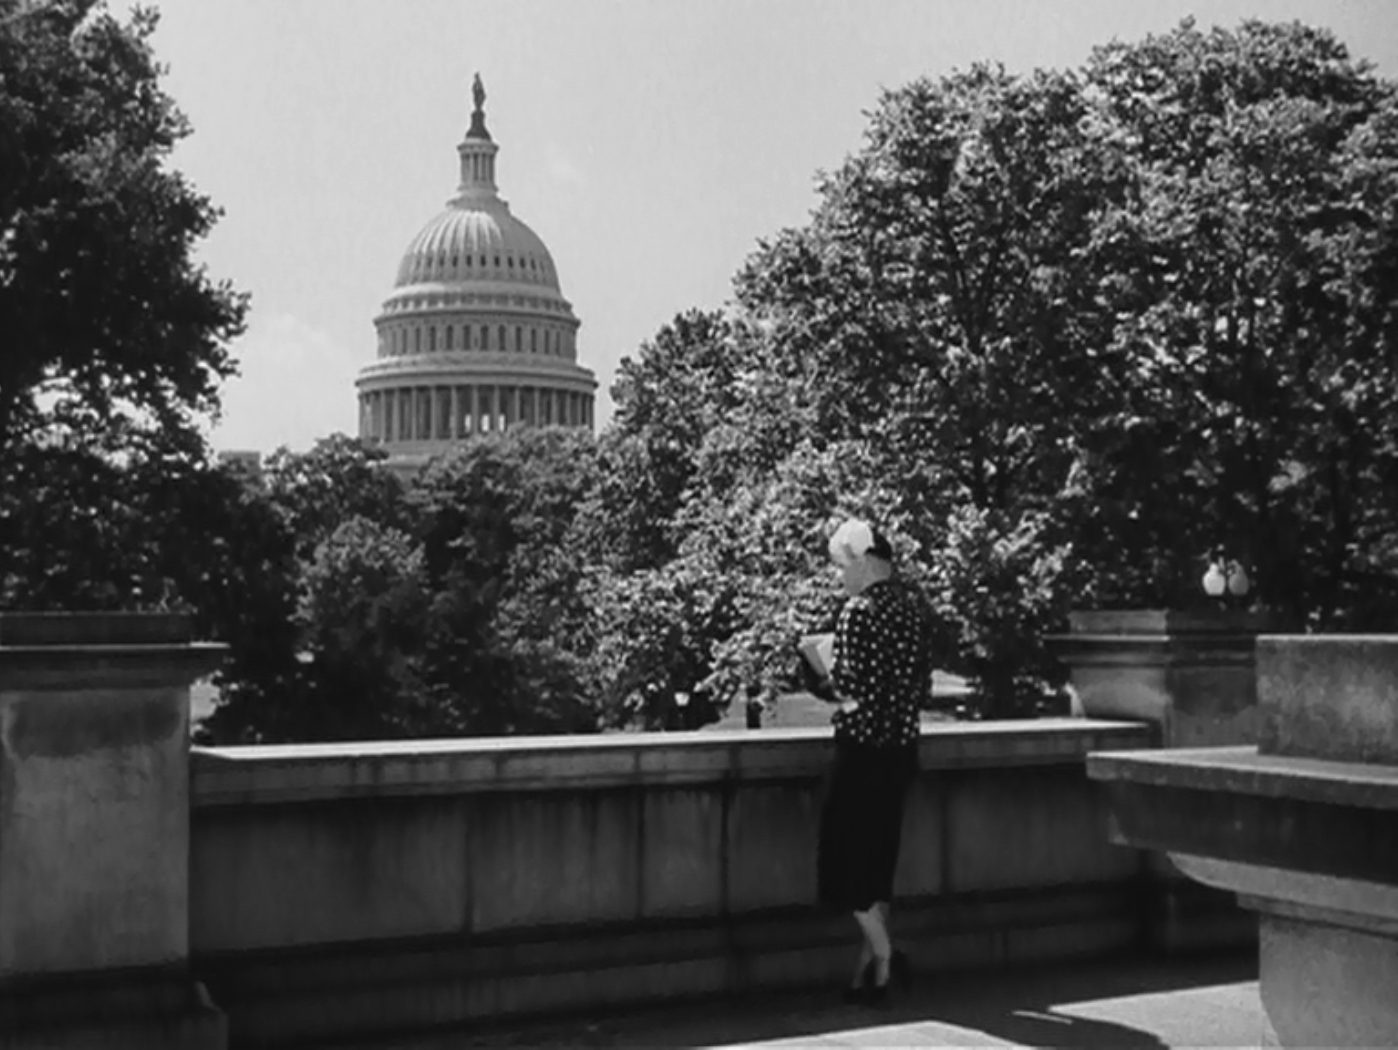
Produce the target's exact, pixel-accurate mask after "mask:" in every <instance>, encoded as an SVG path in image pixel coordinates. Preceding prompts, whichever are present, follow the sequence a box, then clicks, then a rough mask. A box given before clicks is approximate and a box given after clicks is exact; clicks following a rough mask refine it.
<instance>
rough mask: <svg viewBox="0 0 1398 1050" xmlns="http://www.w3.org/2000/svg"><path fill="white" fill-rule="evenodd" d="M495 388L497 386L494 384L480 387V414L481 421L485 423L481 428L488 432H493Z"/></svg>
mask: <svg viewBox="0 0 1398 1050" xmlns="http://www.w3.org/2000/svg"><path fill="white" fill-rule="evenodd" d="M496 389H497V388H496V387H494V386H485V387H482V388H481V415H482V416H483V417H484V418H483V419H482V422H483V423H484V424H485V425H484V426H483V427H481V429H482V430H483V431H486V432H488V433H494V432H495V391H496Z"/></svg>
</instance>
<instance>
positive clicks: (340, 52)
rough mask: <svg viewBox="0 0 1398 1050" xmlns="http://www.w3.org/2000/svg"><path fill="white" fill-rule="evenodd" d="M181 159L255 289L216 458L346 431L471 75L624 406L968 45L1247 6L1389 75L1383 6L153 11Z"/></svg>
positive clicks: (206, 251)
mask: <svg viewBox="0 0 1398 1050" xmlns="http://www.w3.org/2000/svg"><path fill="white" fill-rule="evenodd" d="M154 6H155V7H157V8H158V9H159V10H160V11H161V15H162V18H161V24H160V28H159V29H158V30H157V32H156V35H155V47H156V52H157V55H158V57H159V59H160V60H161V61H162V62H163V63H165V64H167V65H168V66H169V75H168V77H167V79H166V89H167V90H168V91H169V92H170V93H171V94H172V95H173V96H174V98H175V99H176V101H177V102H178V104H179V105H180V107H181V108H182V109H183V110H184V112H185V113H186V115H187V116H188V117H189V118H190V120H191V122H192V124H193V127H194V134H193V135H192V136H191V137H190V138H189V139H187V140H186V141H185V142H184V143H183V144H182V145H181V147H180V148H179V150H178V151H177V153H176V156H175V166H176V167H178V168H179V169H180V170H182V171H183V172H185V174H186V175H188V176H189V177H190V179H191V180H192V181H193V183H194V184H195V186H196V187H198V189H199V190H200V191H201V192H203V193H206V194H208V195H209V196H210V197H212V198H213V200H214V202H215V203H216V204H217V205H219V206H220V207H222V208H223V209H224V211H225V216H224V218H223V220H222V222H221V223H220V224H219V226H218V228H217V229H216V230H215V232H214V234H213V236H212V237H211V238H210V239H209V240H208V241H207V242H206V243H205V245H204V247H203V249H202V251H201V258H202V259H203V261H204V262H205V263H206V264H207V266H208V267H209V270H210V271H211V273H212V275H213V276H214V277H215V278H218V279H229V280H231V281H232V282H233V283H234V284H235V285H236V286H237V287H239V288H241V289H244V290H246V291H250V292H251V293H252V309H251V313H250V317H249V327H248V332H247V334H246V335H245V336H244V337H243V338H242V339H240V340H239V341H238V343H237V344H236V345H235V351H236V353H237V355H238V357H239V358H240V361H241V366H242V372H243V375H242V377H241V378H239V379H236V380H233V381H232V382H230V383H229V384H228V385H227V386H226V387H225V390H224V409H225V411H224V419H223V422H222V424H221V425H220V426H219V427H218V428H216V429H215V430H214V431H213V434H212V440H213V444H214V446H215V447H216V448H252V449H257V450H260V451H263V452H267V451H271V450H272V449H273V448H275V447H276V446H278V445H282V444H288V445H290V446H291V447H292V448H294V449H304V448H307V447H309V445H310V444H311V443H312V442H313V441H314V440H315V439H316V438H317V437H321V436H324V435H326V434H329V433H331V432H333V431H336V430H340V431H344V432H346V433H354V431H355V428H356V426H357V409H356V401H355V393H354V387H353V381H354V377H355V375H356V373H357V372H358V370H359V368H360V367H362V366H363V365H364V364H366V363H367V362H368V361H369V360H370V359H371V358H372V356H373V353H374V345H375V341H374V329H373V323H372V322H373V318H374V316H375V314H376V313H377V312H378V310H379V307H380V304H381V303H382V302H383V300H384V299H385V298H386V297H387V295H388V293H389V291H390V290H391V287H392V283H393V279H394V275H395V273H396V270H397V266H398V260H399V258H400V256H401V255H402V252H403V250H404V249H405V248H406V247H407V244H408V242H409V241H410V240H411V239H412V237H413V235H414V234H415V233H416V232H417V231H418V230H419V229H420V228H421V227H422V226H423V225H424V224H425V223H426V222H427V221H428V220H429V219H430V218H432V217H433V216H434V215H435V214H436V213H437V212H438V211H439V210H440V209H441V207H442V206H443V204H444V203H445V202H446V201H447V199H448V198H449V197H451V196H452V194H453V191H454V189H455V186H456V182H457V174H458V172H457V158H456V150H455V147H456V144H457V142H459V141H460V140H461V137H462V135H463V133H464V132H465V129H466V127H467V125H468V124H469V120H470V110H471V102H470V83H471V77H472V74H474V73H475V72H476V71H479V72H480V73H481V76H482V78H483V80H484V81H485V86H486V91H487V93H488V96H489V97H488V100H487V102H486V113H487V119H488V124H489V127H490V130H491V133H492V135H493V137H494V138H495V141H496V142H497V143H498V144H499V145H500V147H501V148H500V154H499V158H498V160H497V162H496V181H497V182H498V183H499V185H500V189H501V196H503V197H504V198H505V199H506V200H507V201H509V202H510V205H511V209H512V210H513V212H514V213H515V215H517V216H518V217H520V218H521V219H523V220H524V221H525V222H527V223H528V224H529V225H530V226H531V227H532V228H533V229H534V230H535V232H537V233H538V234H539V235H540V236H541V237H543V239H544V242H545V243H546V244H547V245H548V246H549V248H550V250H551V251H552V253H553V257H554V261H555V262H556V264H557V266H558V270H559V275H560V278H561V282H562V285H563V293H564V295H565V296H566V297H567V298H568V299H570V300H571V301H572V303H573V308H574V311H575V312H576V313H577V315H578V317H579V318H580V319H581V320H582V325H583V326H582V330H581V332H580V333H579V356H580V360H581V362H582V363H583V364H584V365H586V366H587V367H589V368H592V369H593V370H594V371H595V372H596V373H597V377H598V380H599V381H600V383H601V387H600V389H599V392H598V394H599V396H598V404H597V410H598V411H597V417H598V423H599V426H600V425H601V424H602V423H604V422H605V421H606V420H607V419H608V418H609V417H610V414H611V401H610V398H609V396H608V393H607V391H608V388H609V387H610V385H611V383H612V380H613V378H614V375H615V372H616V367H617V363H618V362H619V361H620V360H621V358H622V357H623V356H626V355H628V354H633V353H634V352H635V351H636V349H637V347H638V346H639V345H640V343H641V342H642V341H643V340H646V339H648V338H650V337H651V336H652V335H654V333H655V332H656V330H657V329H658V328H659V327H660V326H661V325H663V324H664V323H666V322H667V321H669V320H670V319H671V318H672V317H673V316H674V315H675V314H676V313H679V312H680V311H683V310H686V309H689V308H691V307H701V308H712V307H717V306H720V305H722V304H723V303H724V302H725V301H726V300H727V299H728V298H729V295H730V280H731V278H732V276H733V274H734V272H735V271H736V270H737V269H738V267H739V266H740V265H741V263H742V262H743V260H744V258H745V257H746V256H747V255H748V254H749V253H750V252H751V251H752V250H753V249H754V247H755V246H756V243H757V241H758V239H760V238H766V237H770V236H771V235H773V234H774V233H776V231H778V230H780V229H781V228H783V227H786V226H793V225H799V224H801V223H803V222H804V221H805V219H806V216H807V215H808V214H809V212H810V209H811V208H812V207H813V206H814V205H815V202H816V198H815V193H814V176H815V174H816V172H817V170H818V169H822V168H824V169H831V168H834V167H835V166H837V165H838V164H839V163H840V161H841V160H842V159H843V158H844V156H845V155H847V154H848V153H850V152H852V151H854V150H856V149H857V148H858V146H859V143H860V136H861V134H862V132H863V129H864V125H865V117H864V113H865V112H867V111H868V110H870V109H871V108H873V106H874V105H875V103H876V101H877V98H878V95H879V91H880V89H881V88H885V87H887V88H893V87H897V86H899V85H900V84H903V83H906V82H907V81H909V80H911V79H913V78H914V77H917V76H920V75H924V74H927V75H934V76H936V75H941V74H944V73H946V72H949V71H950V70H952V69H954V68H958V67H964V66H967V65H969V64H971V63H972V62H975V61H979V60H992V61H999V62H1003V63H1004V64H1005V65H1006V66H1007V67H1009V68H1010V69H1012V70H1016V71H1027V70H1029V69H1032V68H1034V67H1038V66H1046V67H1063V66H1075V65H1078V64H1080V63H1081V62H1082V60H1083V59H1084V58H1085V57H1086V55H1087V53H1088V51H1089V50H1090V48H1091V47H1092V46H1093V45H1095V44H1099V43H1105V42H1107V41H1109V40H1111V39H1112V38H1114V37H1115V38H1120V39H1124V40H1135V39H1139V38H1140V37H1142V36H1144V35H1145V34H1146V33H1148V32H1164V31H1168V30H1169V29H1170V28H1171V27H1173V26H1174V25H1175V24H1176V23H1177V22H1178V21H1179V19H1181V18H1182V17H1184V16H1186V15H1189V14H1193V15H1194V16H1195V17H1196V19H1197V20H1198V21H1199V22H1200V24H1201V25H1204V26H1209V25H1213V24H1222V25H1226V26H1233V25H1236V24H1237V22H1238V21H1239V20H1240V19H1241V18H1244V17H1261V18H1268V19H1276V20H1281V19H1292V18H1296V19H1300V20H1302V21H1305V22H1308V23H1311V24H1315V25H1324V26H1328V27H1329V28H1331V29H1332V30H1334V31H1335V32H1336V34H1337V35H1338V36H1339V37H1340V38H1341V39H1342V40H1343V41H1344V42H1345V43H1346V44H1347V45H1348V46H1349V47H1350V49H1351V53H1352V54H1354V55H1356V56H1358V57H1362V58H1366V59H1368V60H1370V61H1371V62H1373V63H1374V64H1375V65H1376V66H1377V67H1378V68H1379V70H1380V72H1382V73H1383V74H1384V75H1385V76H1389V77H1395V76H1398V2H1395V0H1194V2H1192V3H1191V2H1188V0H1178V2H1176V0H455V2H452V0H154Z"/></svg>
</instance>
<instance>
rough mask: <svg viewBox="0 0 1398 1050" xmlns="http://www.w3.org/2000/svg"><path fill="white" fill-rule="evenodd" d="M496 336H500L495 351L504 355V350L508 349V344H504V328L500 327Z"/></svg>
mask: <svg viewBox="0 0 1398 1050" xmlns="http://www.w3.org/2000/svg"><path fill="white" fill-rule="evenodd" d="M496 334H497V335H499V336H500V342H499V343H498V344H497V345H496V347H495V349H497V350H499V351H500V352H501V353H504V352H505V350H507V349H508V348H509V344H508V343H506V342H505V326H504V325H501V326H500V330H499V331H498V332H497V333H496Z"/></svg>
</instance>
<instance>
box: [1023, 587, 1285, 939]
mask: <svg viewBox="0 0 1398 1050" xmlns="http://www.w3.org/2000/svg"><path fill="white" fill-rule="evenodd" d="M1069 621H1070V627H1071V632H1070V633H1069V634H1067V635H1061V636H1057V637H1054V638H1051V639H1050V640H1049V641H1050V644H1051V645H1052V646H1053V648H1054V651H1055V653H1056V654H1057V656H1058V658H1059V659H1060V660H1062V661H1063V662H1064V663H1065V664H1067V665H1068V671H1069V680H1070V683H1071V685H1072V688H1073V690H1074V692H1075V693H1076V694H1077V697H1078V699H1079V701H1080V702H1081V705H1082V713H1083V714H1084V715H1085V716H1086V717H1088V718H1101V719H1108V720H1129V721H1139V722H1148V723H1150V724H1151V725H1153V726H1154V727H1155V729H1156V732H1157V733H1158V735H1159V740H1160V746H1162V747H1166V748H1176V747H1189V748H1194V747H1215V746H1224V745H1230V744H1252V743H1255V742H1256V740H1257V732H1258V713H1257V710H1258V709H1257V674H1256V650H1257V638H1258V635H1259V634H1260V633H1261V632H1263V631H1266V630H1273V629H1275V628H1276V626H1277V624H1278V621H1277V619H1276V618H1275V617H1274V616H1271V615H1270V614H1265V613H1255V612H1247V611H1243V610H1225V609H1201V610H1196V611H1183V610H1173V609H1171V610H1164V609H1159V610H1157V609H1132V610H1120V611H1092V612H1076V613H1073V614H1071V615H1070V617H1069ZM1146 866H1147V876H1146V877H1147V879H1148V882H1149V892H1148V893H1146V894H1144V895H1143V898H1142V899H1143V902H1145V906H1146V908H1147V914H1146V915H1145V916H1144V920H1143V921H1144V922H1145V926H1146V929H1145V936H1146V939H1147V940H1148V942H1149V943H1150V944H1152V945H1153V946H1155V947H1157V948H1161V949H1163V950H1165V951H1167V952H1171V951H1182V950H1190V949H1195V948H1215V947H1218V948H1222V947H1231V946H1239V947H1241V946H1245V945H1249V944H1251V943H1253V942H1254V941H1255V939H1256V937H1257V924H1256V920H1255V917H1254V916H1252V915H1251V914H1249V913H1248V912H1246V911H1244V910H1242V909H1240V908H1239V907H1238V905H1237V902H1236V900H1235V899H1234V898H1233V896H1232V895H1231V894H1226V893H1221V892H1219V891H1217V890H1215V889H1212V888H1211V887H1208V886H1205V885H1202V884H1201V883H1199V882H1197V881H1195V880H1191V879H1188V878H1185V877H1184V876H1183V875H1182V874H1181V873H1180V872H1179V870H1178V868H1177V866H1176V865H1175V864H1174V863H1172V862H1171V861H1170V860H1169V858H1167V857H1166V856H1165V854H1163V853H1160V852H1151V853H1149V854H1147V855H1146Z"/></svg>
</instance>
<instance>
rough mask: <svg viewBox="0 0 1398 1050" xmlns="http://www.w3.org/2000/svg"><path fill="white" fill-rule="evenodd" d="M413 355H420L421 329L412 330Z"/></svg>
mask: <svg viewBox="0 0 1398 1050" xmlns="http://www.w3.org/2000/svg"><path fill="white" fill-rule="evenodd" d="M413 353H415V354H420V353H422V329H421V328H414V329H413Z"/></svg>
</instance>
